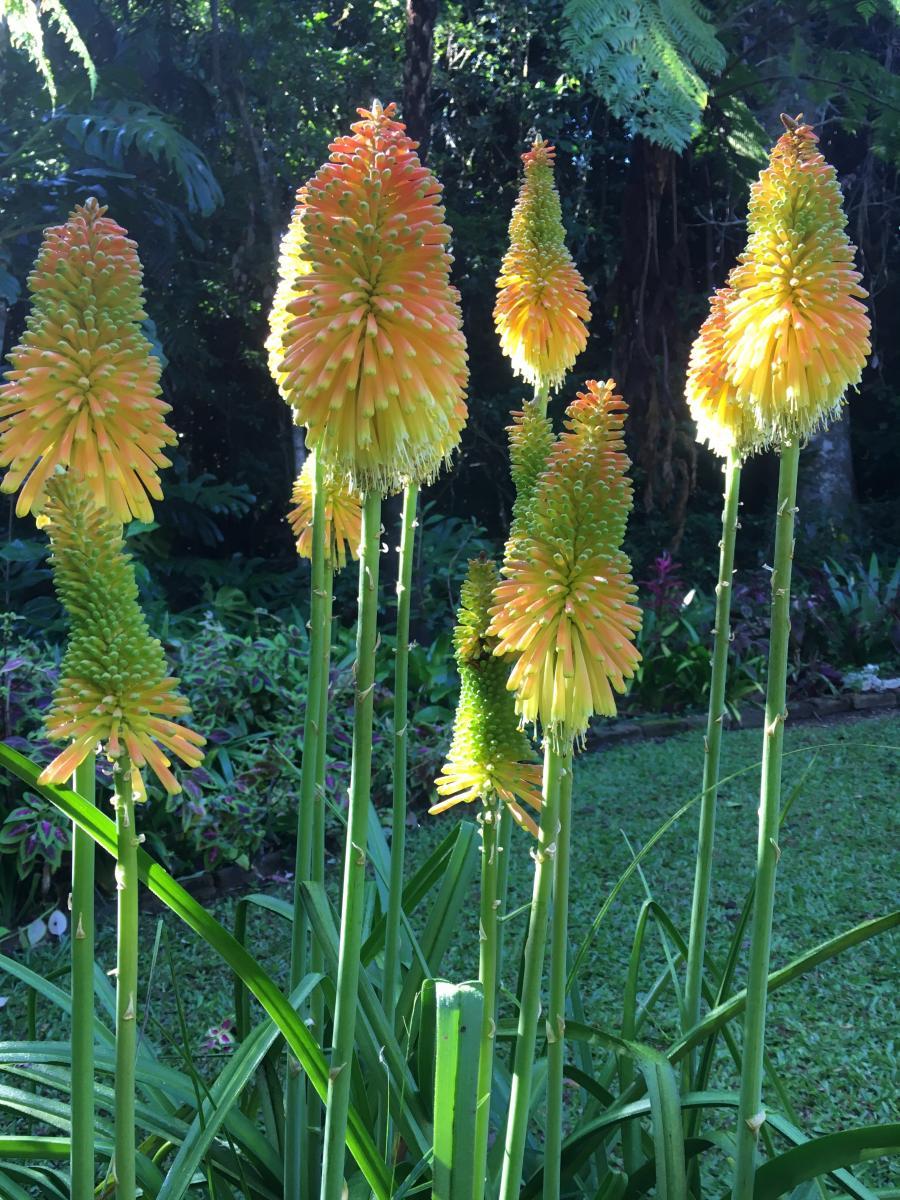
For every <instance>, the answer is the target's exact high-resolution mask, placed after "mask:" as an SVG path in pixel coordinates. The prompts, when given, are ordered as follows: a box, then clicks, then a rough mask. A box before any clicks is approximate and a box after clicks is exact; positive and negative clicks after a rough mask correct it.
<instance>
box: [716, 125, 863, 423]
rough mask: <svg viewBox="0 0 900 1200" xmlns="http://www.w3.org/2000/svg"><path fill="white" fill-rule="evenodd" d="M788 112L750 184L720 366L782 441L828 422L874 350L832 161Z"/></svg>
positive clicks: (740, 397)
mask: <svg viewBox="0 0 900 1200" xmlns="http://www.w3.org/2000/svg"><path fill="white" fill-rule="evenodd" d="M783 120H784V123H785V126H786V132H785V133H784V134H783V135H782V137H781V138H780V139H779V141H778V143H777V145H776V146H775V148H774V149H773V151H772V154H771V158H770V163H769V166H768V167H767V168H766V169H765V170H764V171H762V172H761V173H760V177H759V180H758V181H757V182H756V183H754V184H753V187H752V188H751V192H750V209H749V214H748V218H747V224H748V228H749V231H750V238H749V241H748V243H747V249H746V251H745V252H744V253H743V254H742V255H741V256H740V259H739V265H738V266H737V267H735V268H734V270H733V271H732V272H731V275H730V276H729V279H728V288H729V291H728V293H727V296H726V299H725V301H724V305H723V312H722V320H721V355H722V360H723V367H722V368H721V369H719V368H717V371H718V372H719V373H720V374H721V376H722V377H723V378H724V379H725V380H727V382H728V384H729V385H730V386H731V387H732V388H733V389H734V398H735V401H736V403H737V404H738V405H741V406H748V407H749V408H750V409H752V412H753V416H754V419H755V421H756V424H757V425H758V426H759V428H760V430H761V431H762V433H763V435H764V436H765V437H766V439H768V440H771V441H774V442H780V441H782V440H784V439H788V440H790V439H793V438H794V437H798V436H799V437H805V436H807V435H808V434H810V433H812V432H813V431H814V430H815V429H817V428H819V427H821V426H822V425H825V424H827V423H828V422H829V421H830V420H831V419H832V418H833V417H834V416H835V415H836V414H837V413H838V411H839V410H840V407H841V404H842V402H843V397H844V393H845V392H846V390H847V388H848V386H851V385H855V384H857V383H858V382H859V379H860V375H861V373H862V369H863V366H864V365H865V361H866V357H867V355H868V354H869V351H870V345H869V319H868V316H867V315H866V310H865V307H864V305H863V304H862V303H861V300H862V299H864V298H865V296H866V292H865V291H864V290H863V289H862V287H860V275H859V272H858V271H857V270H855V268H854V265H853V255H854V247H853V246H852V245H851V244H850V241H849V240H848V238H847V234H846V232H845V229H846V224H847V219H846V217H845V215H844V211H843V208H842V205H841V190H840V186H839V185H838V182H837V177H836V175H835V172H834V168H833V167H831V166H830V165H829V164H828V163H827V162H826V161H825V159H824V158H823V157H822V155H821V154H820V153H819V150H818V148H817V141H818V139H817V138H816V135H815V134H814V133H813V131H812V129H811V128H810V127H809V125H801V124H798V122H796V121H793V120H791V119H790V118H783ZM798 121H799V118H798ZM717 336H718V335H717Z"/></svg>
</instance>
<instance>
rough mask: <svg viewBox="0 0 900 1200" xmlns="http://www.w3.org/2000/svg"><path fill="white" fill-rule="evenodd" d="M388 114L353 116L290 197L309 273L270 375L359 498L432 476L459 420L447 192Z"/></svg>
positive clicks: (298, 285) (459, 340)
mask: <svg viewBox="0 0 900 1200" xmlns="http://www.w3.org/2000/svg"><path fill="white" fill-rule="evenodd" d="M394 111H395V107H394V105H388V107H387V108H385V109H383V108H382V107H381V105H380V104H378V102H377V101H376V102H375V103H374V104H373V106H372V111H371V112H369V111H367V110H365V109H360V110H359V112H360V116H361V117H362V118H363V119H362V120H361V121H359V122H357V123H356V124H355V125H354V126H353V132H352V135H351V136H349V137H341V138H338V139H337V141H335V142H333V143H332V145H331V154H330V157H329V159H328V162H327V163H325V165H324V166H323V167H321V168H320V169H319V171H318V172H317V173H316V174H315V175H314V176H313V178H312V179H311V180H310V181H309V183H307V184H306V185H305V186H304V187H303V188H301V189H300V192H299V193H298V211H299V221H300V226H301V227H302V250H298V253H300V254H302V257H303V260H304V261H305V262H306V263H308V267H309V269H308V271H307V272H306V273H305V274H303V273H301V272H298V273H297V274H295V276H294V279H293V289H294V292H295V298H294V299H292V300H291V301H290V302H289V303H288V305H287V312H288V314H289V316H290V321H289V323H288V325H287V328H286V330H285V332H284V335H283V338H282V348H283V350H284V358H283V360H282V362H281V364H280V365H279V366H278V368H277V370H276V374H279V375H280V377H281V388H282V391H283V393H284V394H285V395H286V396H287V398H288V400H289V402H290V403H291V405H292V406H293V407H294V409H295V416H296V419H297V421H298V422H299V424H301V425H306V426H307V430H308V439H309V444H310V445H311V447H312V448H313V449H315V450H316V451H317V452H319V453H321V454H322V455H323V457H324V459H325V462H326V464H327V465H328V468H329V470H330V472H331V473H332V474H335V475H346V476H347V477H348V479H349V481H350V484H351V486H352V487H353V488H354V490H356V491H358V492H360V493H366V492H368V491H370V490H372V489H377V490H380V491H397V490H399V489H400V488H402V487H403V486H404V485H405V484H406V483H408V482H410V481H412V482H422V481H424V480H428V479H430V478H432V477H433V476H434V475H435V474H436V473H437V471H438V470H439V469H440V467H441V464H442V463H443V462H445V461H446V460H447V459H448V458H449V456H450V454H451V453H452V452H453V450H454V449H455V447H456V445H457V444H458V442H459V435H460V431H461V429H462V427H463V425H464V424H465V420H466V415H467V410H466V405H465V400H464V393H465V386H466V382H467V379H468V369H467V366H466V347H465V341H464V339H463V335H462V329H461V321H460V310H459V294H458V292H457V291H456V289H455V288H453V287H451V286H450V282H449V278H450V263H451V258H450V255H449V253H448V252H447V243H448V241H449V239H450V229H449V227H448V226H447V225H446V224H445V222H444V210H443V208H442V207H441V204H440V196H441V187H440V184H439V183H438V182H437V181H436V179H435V178H434V176H433V175H432V174H431V172H430V171H429V170H428V169H427V168H426V167H424V166H422V164H421V163H420V161H419V158H418V156H417V154H416V143H415V142H413V141H411V140H410V138H408V137H407V136H406V133H405V132H404V126H403V125H402V124H401V123H400V122H399V121H395V120H394V119H393V115H394ZM295 220H297V215H296V214H295ZM296 236H297V239H298V241H297V246H298V247H299V246H300V238H301V234H300V231H299V230H298V231H297V234H296Z"/></svg>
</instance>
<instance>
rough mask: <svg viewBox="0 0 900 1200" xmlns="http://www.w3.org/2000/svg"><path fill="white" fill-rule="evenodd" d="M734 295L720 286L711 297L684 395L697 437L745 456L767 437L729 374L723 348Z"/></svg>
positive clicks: (718, 448) (722, 452) (726, 451)
mask: <svg viewBox="0 0 900 1200" xmlns="http://www.w3.org/2000/svg"><path fill="white" fill-rule="evenodd" d="M733 296H734V293H733V292H732V291H731V289H730V288H721V289H720V290H719V291H717V292H716V294H715V295H714V296H712V297H711V299H710V302H709V305H710V308H709V316H708V317H707V318H706V320H705V321H704V322H703V324H702V325H701V327H700V332H699V334H698V335H697V338H696V340H695V341H694V344H693V346H692V347H691V357H690V361H689V363H688V374H687V386H686V388H685V396H686V398H687V402H688V408H689V409H690V410H691V416H692V417H693V418H694V421H695V423H696V425H697V440H698V441H701V442H705V443H706V444H707V445H708V446H709V448H710V449H711V450H712V451H714V452H715V453H716V454H720V455H721V456H722V457H723V458H725V457H727V455H728V454H730V453H734V454H736V455H737V456H738V457H739V458H745V457H746V456H747V455H748V454H750V453H752V452H753V451H754V450H756V449H759V447H760V445H761V444H762V443H763V441H764V440H765V439H764V436H763V434H762V432H761V430H760V428H759V425H758V422H757V418H756V414H755V413H754V411H753V409H752V408H751V407H750V405H749V404H746V403H742V402H741V401H740V400H739V399H738V396H737V391H736V389H735V387H734V384H732V383H730V382H729V380H728V376H727V364H726V362H725V358H724V352H723V347H724V343H725V332H726V326H727V322H728V302H729V299H730V298H733Z"/></svg>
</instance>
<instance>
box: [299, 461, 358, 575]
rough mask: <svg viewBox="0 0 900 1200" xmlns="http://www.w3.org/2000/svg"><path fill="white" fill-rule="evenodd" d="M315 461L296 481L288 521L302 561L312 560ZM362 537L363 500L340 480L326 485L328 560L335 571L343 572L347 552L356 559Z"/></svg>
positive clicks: (310, 463)
mask: <svg viewBox="0 0 900 1200" xmlns="http://www.w3.org/2000/svg"><path fill="white" fill-rule="evenodd" d="M314 472H315V460H314V459H313V458H312V457H309V458H307V460H306V462H305V463H304V464H303V470H302V471H301V472H300V474H299V476H298V477H297V479H296V481H295V482H294V490H293V492H292V494H291V502H292V504H293V508H292V509H291V510H290V512H289V513H288V522H289V523H290V526H291V529H292V530H293V532H294V536H295V537H296V539H297V553H298V554H299V555H300V557H301V558H311V557H312V520H313V484H314ZM361 537H362V508H361V507H360V502H359V497H358V496H355V495H354V494H353V492H351V491H350V489H349V488H348V487H347V485H346V484H345V483H344V482H343V481H342V480H339V479H331V480H326V482H325V557H326V559H327V560H328V561H329V562H330V563H331V567H332V570H334V571H342V570H343V569H344V567H345V566H346V565H347V550H348V549H349V551H350V556H351V557H352V558H353V559H354V560H356V559H357V558H358V557H359V543H360V539H361Z"/></svg>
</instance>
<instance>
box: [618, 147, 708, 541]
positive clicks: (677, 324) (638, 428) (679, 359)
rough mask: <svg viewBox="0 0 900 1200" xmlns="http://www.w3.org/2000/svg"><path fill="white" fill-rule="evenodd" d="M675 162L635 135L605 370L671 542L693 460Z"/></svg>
mask: <svg viewBox="0 0 900 1200" xmlns="http://www.w3.org/2000/svg"><path fill="white" fill-rule="evenodd" d="M677 165H678V160H677V158H676V156H675V155H674V154H673V153H672V151H671V150H665V149H663V148H662V147H660V146H656V145H654V144H653V143H651V142H649V141H646V140H645V139H644V138H641V137H638V138H635V141H634V152H633V154H631V155H630V165H629V175H628V179H627V181H626V185H625V191H624V195H623V204H622V241H621V247H622V249H621V258H620V260H619V265H618V269H617V272H616V278H615V281H614V284H613V289H612V298H613V304H614V313H613V316H614V320H615V339H614V346H613V374H614V376H615V378H616V382H617V383H618V386H619V389H620V391H621V393H622V395H623V396H624V397H625V399H626V400H627V402H628V405H629V409H630V418H631V419H630V421H629V425H630V432H631V441H632V447H633V457H634V460H635V464H636V466H637V467H638V469H639V487H640V491H641V495H642V499H643V503H644V508H645V510H646V511H647V512H653V511H654V510H665V511H666V513H667V515H668V517H669V519H670V523H671V527H672V535H671V540H670V545H671V546H672V548H675V547H676V546H677V544H678V542H679V541H680V539H681V534H682V531H683V526H684V518H685V512H686V508H687V500H688V496H689V494H690V491H691V488H692V486H693V482H694V469H695V462H696V447H695V443H694V439H693V436H692V433H691V431H690V428H689V424H688V421H687V409H686V406H685V402H684V397H683V382H682V377H683V373H684V365H685V361H686V357H687V346H686V345H684V346H682V345H681V344H680V338H679V333H680V331H681V329H682V325H683V322H682V319H681V314H680V312H679V296H680V295H681V290H680V289H682V288H683V281H684V276H685V275H686V274H687V272H688V269H689V263H688V260H687V243H686V239H685V236H684V230H683V228H682V227H680V226H679V223H678V216H677V197H676V170H677Z"/></svg>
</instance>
